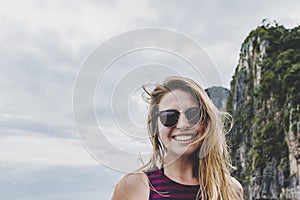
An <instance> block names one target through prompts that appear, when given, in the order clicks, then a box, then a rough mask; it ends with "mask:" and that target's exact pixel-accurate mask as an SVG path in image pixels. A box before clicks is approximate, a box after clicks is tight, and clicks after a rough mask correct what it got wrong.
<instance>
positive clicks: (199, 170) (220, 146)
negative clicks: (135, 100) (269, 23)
mask: <svg viewBox="0 0 300 200" xmlns="http://www.w3.org/2000/svg"><path fill="white" fill-rule="evenodd" d="M149 95H150V106H149V113H148V129H149V136H150V140H151V143H152V145H153V153H152V156H151V159H150V161H149V162H148V163H147V164H146V165H145V166H144V167H142V168H141V169H140V170H139V171H137V172H134V173H130V174H127V175H126V176H124V177H123V178H122V179H121V181H120V182H119V183H118V184H117V186H116V187H115V190H114V194H113V199H114V200H126V199H128V200H129V199H130V200H135V199H136V200H148V199H150V200H153V199H160V200H161V199H185V200H195V199H205V200H206V199H207V200H208V199H209V200H211V199H212V200H219V199H224V200H233V199H243V189H242V186H241V185H240V183H239V182H238V181H237V180H236V179H234V178H233V177H231V176H230V171H229V170H230V167H231V165H230V162H229V156H228V152H227V149H226V148H227V146H226V143H225V133H224V126H223V123H222V119H224V118H223V117H224V116H225V117H226V116H228V115H227V114H224V113H221V112H219V111H218V110H217V108H216V107H215V106H214V105H213V103H212V102H211V100H210V98H209V97H208V96H207V94H206V93H205V91H204V90H203V89H202V88H201V87H200V86H199V85H198V84H197V83H196V82H194V81H193V80H191V79H188V78H183V77H170V78H168V79H166V80H165V81H164V82H163V83H162V84H160V85H158V86H157V87H156V88H155V89H154V90H153V91H152V92H151V93H149Z"/></svg>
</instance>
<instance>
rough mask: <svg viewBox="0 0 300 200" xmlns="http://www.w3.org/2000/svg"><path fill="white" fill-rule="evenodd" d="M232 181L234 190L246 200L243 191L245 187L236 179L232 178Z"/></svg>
mask: <svg viewBox="0 0 300 200" xmlns="http://www.w3.org/2000/svg"><path fill="white" fill-rule="evenodd" d="M231 181H232V185H233V187H234V189H235V190H236V192H237V193H238V194H239V196H240V197H241V199H244V198H243V196H244V190H243V187H242V185H241V183H240V182H239V181H238V180H236V179H235V178H234V177H231Z"/></svg>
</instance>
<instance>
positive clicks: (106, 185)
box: [0, 0, 300, 200]
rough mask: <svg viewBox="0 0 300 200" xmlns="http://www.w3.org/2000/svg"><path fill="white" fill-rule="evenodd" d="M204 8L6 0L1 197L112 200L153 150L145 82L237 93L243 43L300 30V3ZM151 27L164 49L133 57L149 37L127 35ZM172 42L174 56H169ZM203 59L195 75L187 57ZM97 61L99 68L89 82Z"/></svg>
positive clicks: (139, 1) (154, 1)
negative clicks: (183, 82)
mask: <svg viewBox="0 0 300 200" xmlns="http://www.w3.org/2000/svg"><path fill="white" fill-rule="evenodd" d="M207 2H208V1H196V0H193V1H181V0H167V1H159V0H151V1H150V0H132V1H129V0H115V1H114V0H112V1H109V0H107V1H96V0H94V1H93V0H87V1H79V0H73V1H68V0H51V1H50V0H49V1H46V0H27V1H21V0H10V1H4V0H0V28H1V31H0V55H1V59H0V66H1V67H0V176H1V179H0V199H6V200H12V199H13V200H17V199H22V200H24V199H26V200H34V199H39V200H40V199H43V200H44V199H49V200H50V199H51V200H52V199H57V200H66V199H72V200H77V199H78V200H79V199H91V200H93V199H95V200H96V199H110V196H111V193H112V190H113V187H114V185H115V184H116V183H117V180H118V179H119V178H120V177H121V176H122V175H123V173H122V172H120V171H130V170H133V169H136V168H137V167H138V166H139V164H138V162H137V160H138V154H139V153H141V154H142V157H143V159H147V155H148V153H149V151H150V145H149V143H148V140H147V131H146V128H145V119H146V108H147V105H146V103H145V102H144V101H143V100H142V98H141V96H140V95H141V93H142V90H141V88H140V86H141V84H148V85H149V88H150V89H151V87H152V86H153V83H156V82H157V81H160V80H162V79H163V78H165V77H166V76H167V75H172V74H179V75H184V76H189V77H191V78H195V79H196V80H197V81H198V82H199V83H200V84H201V85H202V86H203V87H204V88H206V87H209V86H213V85H214V84H217V83H219V85H221V86H224V87H227V88H229V83H230V80H231V77H232V75H233V73H234V70H235V67H236V65H237V63H238V55H239V50H240V47H241V44H242V42H243V40H244V39H245V38H246V36H247V35H248V34H249V32H250V31H251V30H253V29H255V28H256V27H257V26H259V25H261V21H262V20H263V19H265V18H267V19H269V20H276V21H277V22H278V23H279V24H282V25H284V26H285V27H287V28H291V27H295V26H297V25H299V23H300V14H299V10H300V1H298V0H290V1H281V0H274V1H266V0H260V1H259V0H253V1H238V0H232V1H222V0H212V1H209V3H207ZM145 27H156V28H157V29H156V30H160V29H161V30H163V32H167V35H169V36H170V37H169V39H168V40H162V39H161V38H159V34H157V35H156V32H153V35H151V36H153V37H152V40H153V41H152V40H151V42H154V43H155V44H156V46H154V47H155V48H152V49H151V48H150V49H149V48H148V49H146V48H144V49H143V48H142V49H139V50H135V51H132V50H133V49H132V47H131V45H132V46H134V44H136V43H134V42H136V41H135V38H136V37H142V36H143V34H141V33H140V32H138V33H137V35H134V34H133V35H130V37H129V39H128V38H127V39H126V37H124V35H126V34H125V33H127V32H128V31H131V30H139V29H141V28H145ZM149 30H150V29H149ZM149 30H148V29H147V31H148V32H147V31H146V32H145V33H144V35H145V36H149V34H150V33H151V34H152V32H151V31H149ZM168 31H171V32H172V33H173V34H175V35H174V37H171V35H172V33H171V32H168ZM176 34H177V35H176ZM117 36H118V37H117ZM175 36H178V39H177V40H175V39H174V38H176V37H175ZM116 38H119V39H120V38H121V39H120V40H116ZM157 38H159V39H157ZM184 38H188V40H189V41H185V39H184ZM191 41H192V43H191V44H190V43H189V42H191ZM149 42H150V41H149ZM164 42H165V43H164ZM168 42H171V43H172V42H174V43H172V44H173V45H171V46H172V47H171V46H170V48H174V49H175V50H174V49H173V50H174V51H167V50H164V49H163V48H162V49H160V48H161V47H162V46H163V45H164V44H167V43H168ZM125 43H126V45H127V46H126V45H125ZM154 43H153V44H154ZM171 43H168V45H169V44H171ZM104 44H106V46H105V45H104ZM193 44H196V45H198V47H199V48H200V50H199V49H198V50H199V51H198V50H197V51H195V49H193V48H192V47H191V46H193ZM113 45H114V46H113ZM195 48H196V47H195ZM121 50H122V51H123V54H122V51H121ZM126 51H131V52H129V53H127V54H124V52H126ZM101 52H102V53H101ZM195 52H196V53H195ZM118 54H120V55H118ZM200 54H201V56H203V57H201V56H200V57H201V58H204V59H202V60H206V61H207V62H204V63H206V64H205V65H204V64H203V65H201V64H200V65H201V66H197V67H196V72H200V73H199V74H198V75H199V76H198V77H196V76H194V75H195V68H193V67H192V66H191V65H190V64H191V63H188V62H185V60H184V59H183V58H184V57H185V58H190V60H193V59H194V58H200V57H199V55H200ZM182 55H184V57H181V56H182ZM116 56H120V57H119V58H118V59H116ZM108 58H112V59H115V60H112V61H111V64H110V66H109V68H107V69H106V71H105V70H104V67H103V66H99V65H100V64H99V63H101V62H102V61H103V60H105V59H108ZM90 63H93V64H95V66H99V68H97V67H96V68H92V67H90V68H88V71H89V73H88V74H87V75H86V76H84V78H83V79H82V80H81V79H80V76H81V75H82V74H84V70H83V69H86V68H87V67H88V66H89V65H90ZM208 66H210V67H209V68H207V69H206V68H205V67H208ZM193 70H194V71H193ZM102 72H105V73H102ZM210 72H213V73H212V74H215V75H212V74H210ZM216 72H217V73H216ZM80 81H81V82H80ZM93 81H94V82H93ZM90 84H94V85H90ZM151 84H152V85H151ZM76 86H78V88H76ZM73 92H74V96H75V98H74V96H73ZM76 95H78V96H76ZM91 95H92V96H91ZM73 102H74V105H73V104H72V103H73ZM77 103H78V104H77ZM74 110H75V113H74V112H73V111H74ZM73 116H74V119H73ZM122 159H123V160H122ZM124 159H125V160H124Z"/></svg>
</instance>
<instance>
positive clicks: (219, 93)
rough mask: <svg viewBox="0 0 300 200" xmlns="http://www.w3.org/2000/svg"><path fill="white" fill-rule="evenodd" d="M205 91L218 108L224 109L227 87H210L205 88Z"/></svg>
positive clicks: (227, 94) (227, 93)
mask: <svg viewBox="0 0 300 200" xmlns="http://www.w3.org/2000/svg"><path fill="white" fill-rule="evenodd" d="M205 92H206V93H207V95H208V96H209V97H210V98H211V100H212V101H213V103H214V104H215V106H216V107H217V108H218V109H219V110H222V111H224V110H225V107H226V104H227V100H228V96H229V90H228V89H226V88H223V87H210V88H207V89H205Z"/></svg>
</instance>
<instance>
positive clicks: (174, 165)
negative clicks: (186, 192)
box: [164, 155, 199, 185]
mask: <svg viewBox="0 0 300 200" xmlns="http://www.w3.org/2000/svg"><path fill="white" fill-rule="evenodd" d="M196 159H198V158H197V157H196V158H195V157H194V156H181V157H179V158H177V159H175V158H174V156H168V155H167V156H166V158H165V161H164V172H165V175H166V176H167V177H169V178H170V179H172V180H174V181H176V182H179V183H183V184H188V185H196V184H199V182H198V179H197V173H196V171H197V170H198V169H197V166H198V165H197V164H196V161H197V160H196Z"/></svg>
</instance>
